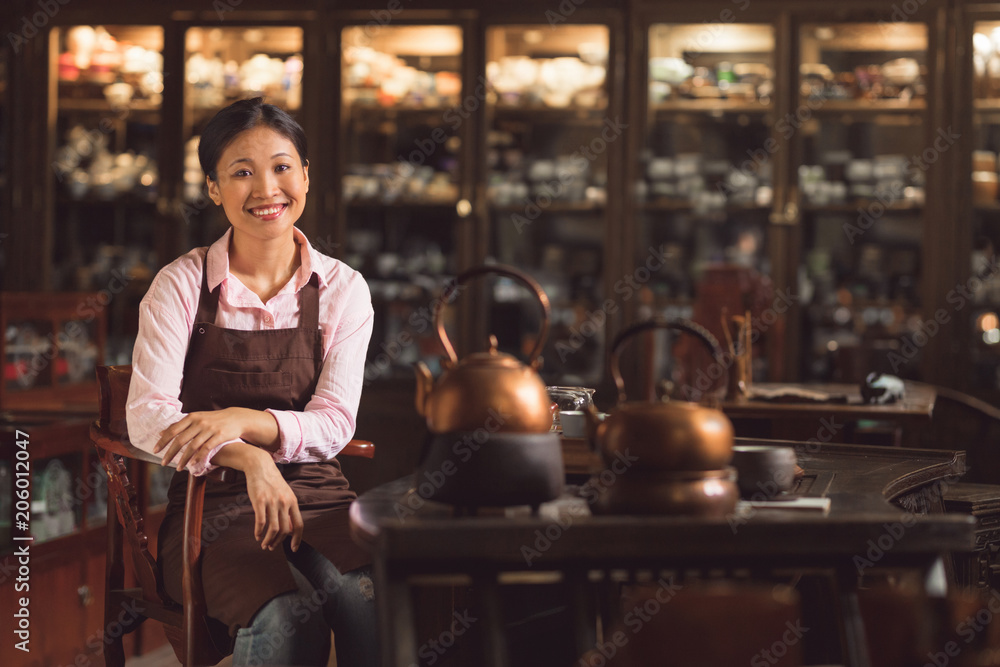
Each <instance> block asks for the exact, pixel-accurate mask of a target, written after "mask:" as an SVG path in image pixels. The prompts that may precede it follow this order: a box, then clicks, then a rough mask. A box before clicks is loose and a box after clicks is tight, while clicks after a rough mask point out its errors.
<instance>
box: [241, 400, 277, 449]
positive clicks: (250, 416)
mask: <svg viewBox="0 0 1000 667" xmlns="http://www.w3.org/2000/svg"><path fill="white" fill-rule="evenodd" d="M231 409H233V410H239V418H240V420H241V422H242V424H243V435H242V438H243V439H244V440H246V441H247V442H249V443H251V444H253V445H256V446H258V447H260V448H261V449H264V450H267V451H269V452H276V451H278V446H279V445H280V444H281V433H280V432H279V431H278V422H277V421H276V420H275V418H274V416H273V415H271V413H269V412H265V411H263V410H250V409H249V408H231Z"/></svg>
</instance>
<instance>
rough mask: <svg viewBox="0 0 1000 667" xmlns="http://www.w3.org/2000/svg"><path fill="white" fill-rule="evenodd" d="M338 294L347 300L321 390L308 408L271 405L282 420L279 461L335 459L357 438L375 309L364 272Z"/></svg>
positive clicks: (322, 375) (318, 388)
mask: <svg viewBox="0 0 1000 667" xmlns="http://www.w3.org/2000/svg"><path fill="white" fill-rule="evenodd" d="M336 298H340V299H345V301H346V303H345V307H344V309H343V310H341V313H342V315H341V317H340V318H339V321H338V323H337V324H336V326H335V328H334V330H333V331H332V333H331V335H330V336H329V338H328V340H327V341H326V343H327V344H326V345H325V354H326V356H325V358H324V360H323V368H322V371H321V373H320V377H319V380H318V382H317V384H316V392H315V393H314V394H313V396H312V398H311V399H310V400H309V402H308V403H307V404H306V406H305V409H304V410H303V411H302V412H295V411H290V410H268V412H269V413H271V414H272V415H274V418H275V420H276V421H277V423H278V431H279V438H280V444H279V447H278V450H277V451H276V452H275V453H274V454H273V458H274V460H275V461H277V462H278V463H299V462H306V461H326V460H329V459H332V458H333V457H334V456H336V455H337V453H338V452H340V450H342V449H343V448H344V446H345V445H346V444H347V443H348V442H349V441H350V440H351V438H352V437H354V429H355V425H356V418H357V413H358V403H359V402H360V401H361V388H362V386H363V384H364V365H365V358H366V355H367V352H368V343H369V341H370V340H371V336H372V328H373V326H374V311H373V310H372V304H371V294H370V292H369V290H368V285H367V284H366V283H365V281H364V279H363V278H362V277H361V274H354V278H353V279H352V281H351V283H350V285H349V286H348V289H347V290H345V291H344V292H343V293H342V294H338V295H337V296H336Z"/></svg>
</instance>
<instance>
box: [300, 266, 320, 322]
mask: <svg viewBox="0 0 1000 667" xmlns="http://www.w3.org/2000/svg"><path fill="white" fill-rule="evenodd" d="M299 313H300V314H299V328H300V329H308V330H309V331H314V330H316V329H318V328H319V277H318V276H317V275H316V273H315V272H313V274H312V275H311V276H309V282H308V283H306V284H305V285H304V286H303V287H302V289H301V290H299Z"/></svg>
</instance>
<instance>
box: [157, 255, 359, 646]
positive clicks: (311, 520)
mask: <svg viewBox="0 0 1000 667" xmlns="http://www.w3.org/2000/svg"><path fill="white" fill-rule="evenodd" d="M221 289H222V288H221V285H220V286H219V287H216V289H215V291H214V292H213V291H209V289H208V267H207V254H206V264H205V266H204V267H203V269H202V285H201V296H200V298H199V301H198V313H197V315H196V316H195V323H194V327H193V330H192V333H191V342H190V344H189V346H188V352H187V357H186V359H185V361H184V380H183V384H182V386H181V393H180V400H181V403H182V405H183V408H182V409H183V411H184V412H187V413H189V412H199V411H205V410H221V409H224V408H228V407H243V408H251V409H254V410H264V409H266V408H271V409H275V410H296V411H301V410H303V409H304V408H305V406H306V403H308V402H309V399H310V398H311V397H312V395H313V392H314V391H315V389H316V383H317V381H318V379H319V374H320V371H321V369H322V366H323V334H322V331H321V330H320V328H319V288H318V280H317V278H316V275H315V274H313V276H312V277H311V278H310V280H309V283H308V284H307V285H305V286H304V287H303V288H302V289H301V290H300V292H299V299H300V301H299V304H300V306H299V307H300V316H299V326H298V328H295V329H276V330H265V331H241V330H237V329H224V328H222V327H218V326H216V325H215V316H216V312H217V310H218V305H219V292H220V291H221ZM277 465H278V468H279V470H280V471H281V474H282V476H283V477H284V478H285V480H286V481H287V482H288V485H289V486H290V487H291V489H292V491H293V492H294V493H295V496H296V498H298V501H299V510H300V512H301V513H302V520H303V521H304V523H305V529H304V531H303V535H302V541H303V542H307V543H309V544H310V545H311V546H313V547H314V548H315V549H316V550H317V551H319V552H320V553H322V554H323V555H324V556H326V557H327V558H328V559H329V560H330V562H332V563H333V564H334V565H335V566H336V567H337V569H338V570H340V571H341V572H349V571H351V570H354V569H356V568H358V567H361V566H362V565H366V564H367V563H368V562H369V557H368V555H367V554H366V553H365V551H364V550H363V549H361V548H360V547H358V546H357V545H355V544H354V542H353V541H352V540H351V537H350V527H349V523H348V512H347V510H348V507H349V505H350V503H351V501H352V500H354V499H355V498H356V497H357V496H356V494H355V493H354V492H353V491H351V489H350V488H349V486H348V482H347V478H345V477H344V475H343V473H342V472H341V470H340V463H339V462H338V461H336V460H333V461H329V462H322V463H286V464H277ZM187 480H188V473H187V472H184V471H180V470H179V471H177V472H175V473H174V475H173V477H172V478H171V480H170V488H169V491H168V494H167V498H168V503H167V510H166V515H165V517H164V519H163V523H162V524H161V526H160V533H159V548H158V552H159V554H158V558H157V561H158V562H159V564H160V568H161V571H162V573H163V582H164V587H165V588H166V591H167V594H168V595H170V597H171V598H173V599H174V600H181V599H182V597H183V595H182V587H181V569H182V568H181V563H182V540H183V535H182V530H183V523H184V501H185V494H186V491H187ZM254 518H255V517H254V511H253V507H252V506H251V504H250V499H249V497H248V496H247V487H246V477H245V476H244V474H243V473H242V472H238V471H237V473H236V475H235V479H233V480H232V481H229V482H218V481H213V480H209V481H208V483H207V484H206V488H205V511H204V518H203V520H202V573H201V576H202V583H203V587H204V590H205V602H206V604H207V607H208V614H209V616H211V617H212V618H214V619H217V620H218V621H221V622H222V623H224V624H225V625H226V626H228V629H229V634H230V635H231V636H235V634H236V631H237V630H238V629H240V628H241V627H247V626H248V625H249V624H250V620H251V619H252V618H253V615H254V614H255V613H256V612H257V610H258V609H260V608H261V607H262V606H263V605H264V604H265V603H266V602H267V601H268V600H270V599H271V598H273V597H275V596H276V595H280V594H282V593H286V592H288V591H293V590H297V589H298V587H297V585H296V583H295V580H294V579H293V578H292V574H291V570H290V569H289V568H290V566H289V565H288V562H287V560H286V559H285V554H284V552H283V550H282V549H276V550H274V551H264V550H262V549H261V548H260V544H259V543H258V542H257V540H256V539H254V535H253V529H254Z"/></svg>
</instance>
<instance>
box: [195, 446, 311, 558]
mask: <svg viewBox="0 0 1000 667" xmlns="http://www.w3.org/2000/svg"><path fill="white" fill-rule="evenodd" d="M212 462H213V463H215V464H217V465H222V466H227V467H230V468H235V469H237V470H242V471H243V472H244V474H246V477H247V495H249V496H250V504H251V505H252V506H253V511H254V516H255V518H256V520H255V521H254V528H253V534H254V537H255V538H256V539H257V541H258V542H260V547H261V549H269V550H271V551H274V549H275V548H276V547H279V546H281V543H282V541H284V539H285V538H286V537H288V536H289V535H291V536H292V544H291V548H292V551H298V549H299V544H300V543H301V542H302V530H303V527H304V524H303V521H302V514H301V513H300V512H299V502H298V500H297V499H296V497H295V493H294V492H293V491H292V489H291V487H289V486H288V482H286V481H285V479H284V478H283V477H282V476H281V473H280V472H279V471H278V468H277V466H275V465H274V460H273V459H272V458H271V456H270V455H269V454H268V453H267V452H265V451H264V450H262V449H259V448H257V447H254V446H253V445H249V444H247V443H245V442H237V443H233V444H232V445H228V446H226V447H223V448H222V449H221V450H219V453H218V454H216V455H215V458H214V459H213V460H212Z"/></svg>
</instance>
